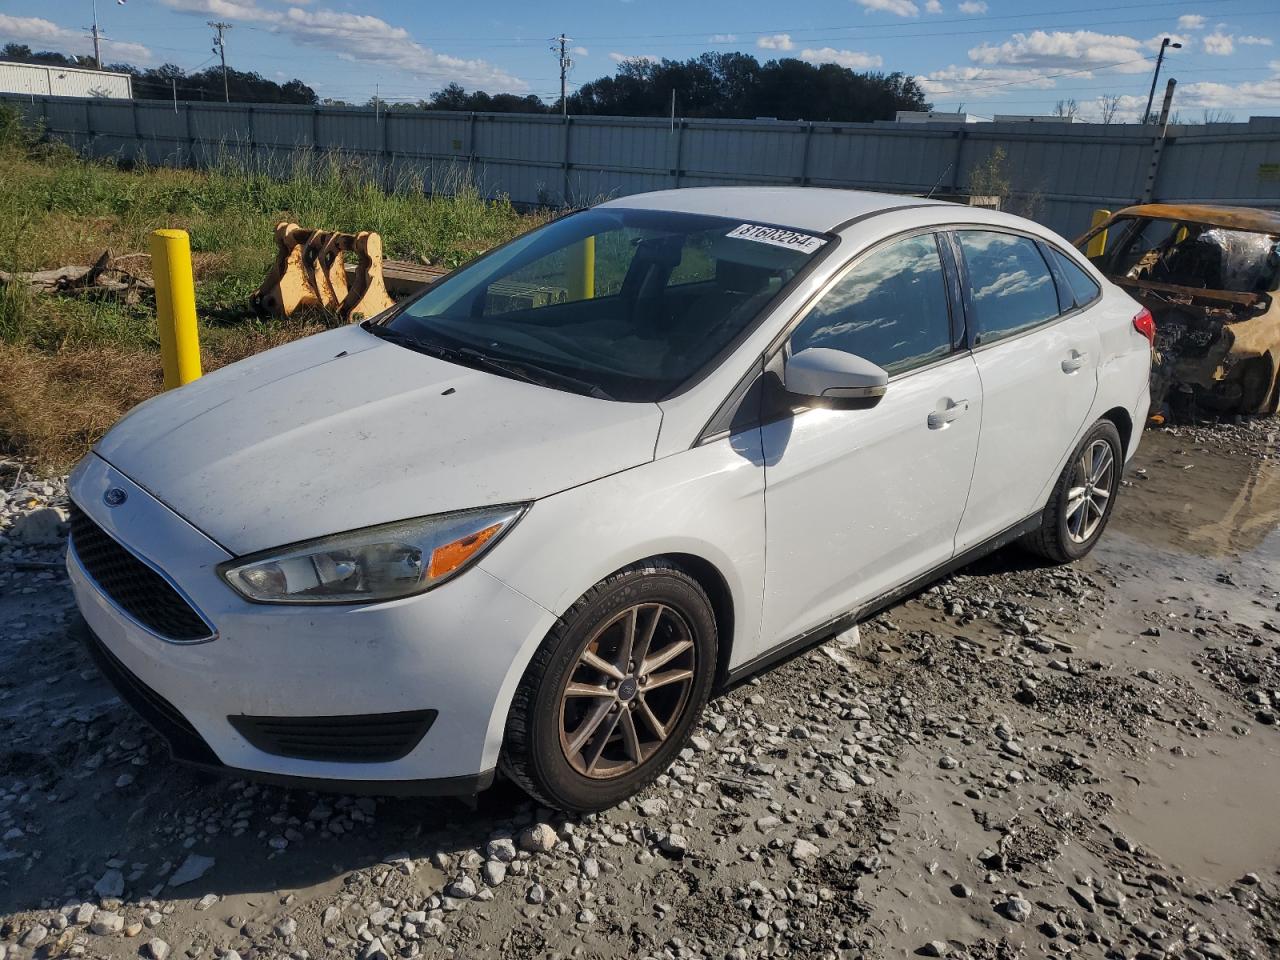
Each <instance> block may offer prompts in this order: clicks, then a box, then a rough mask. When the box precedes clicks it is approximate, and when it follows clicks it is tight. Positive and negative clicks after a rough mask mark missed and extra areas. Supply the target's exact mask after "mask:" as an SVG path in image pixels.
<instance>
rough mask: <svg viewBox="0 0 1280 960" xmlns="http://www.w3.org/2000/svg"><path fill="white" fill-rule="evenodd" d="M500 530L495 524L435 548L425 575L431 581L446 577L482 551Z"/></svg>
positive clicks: (500, 526)
mask: <svg viewBox="0 0 1280 960" xmlns="http://www.w3.org/2000/svg"><path fill="white" fill-rule="evenodd" d="M501 529H502V524H500V523H495V524H493V525H491V526H488V527H485V528H484V529H483V530H481V531H480V532H479V533H472V534H469V535H468V536H465V537H462V538H461V539H459V540H454V541H453V542H452V543H446V544H445V545H444V546H441V547H436V548H435V550H434V551H433V552H432V554H431V563H430V565H429V566H428V567H427V575H428V576H430V577H431V578H432V579H433V580H434V579H437V578H439V577H447V576H448V575H449V574H451V573H453V571H455V570H457V569H458V568H459V567H461V566H462V565H463V564H465V563H466V562H467V561H468V560H470V559H471V558H472V557H473V556H475V554H476V552H477V551H479V550H482V549H483V548H484V545H485V544H486V543H488V542H489V541H490V540H491V539H493V537H495V536H496V535H497V533H498V531H499V530H501Z"/></svg>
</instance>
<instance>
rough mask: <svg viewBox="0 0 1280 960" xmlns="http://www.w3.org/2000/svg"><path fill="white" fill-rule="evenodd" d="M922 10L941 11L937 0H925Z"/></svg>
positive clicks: (929, 11)
mask: <svg viewBox="0 0 1280 960" xmlns="http://www.w3.org/2000/svg"><path fill="white" fill-rule="evenodd" d="M924 12H925V13H941V12H942V4H941V3H939V2H938V0H925V5H924Z"/></svg>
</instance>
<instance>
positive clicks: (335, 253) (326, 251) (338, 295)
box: [316, 233, 356, 313]
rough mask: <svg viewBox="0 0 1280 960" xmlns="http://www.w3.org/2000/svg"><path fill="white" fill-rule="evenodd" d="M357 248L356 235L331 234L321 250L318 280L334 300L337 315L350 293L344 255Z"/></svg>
mask: <svg viewBox="0 0 1280 960" xmlns="http://www.w3.org/2000/svg"><path fill="white" fill-rule="evenodd" d="M355 248H356V235H355V234H354V233H334V234H330V236H329V239H328V241H326V242H325V244H324V246H323V247H321V249H320V262H319V265H318V268H317V270H316V278H317V280H319V281H320V283H322V284H323V285H324V291H325V293H326V294H329V295H331V296H332V298H333V307H332V308H331V309H332V310H333V311H334V312H335V313H337V312H338V311H340V310H341V309H342V304H343V301H345V300H346V299H347V294H348V293H349V292H350V291H349V290H348V288H347V262H346V257H345V256H343V255H344V254H346V253H348V252H350V251H352V250H354V249H355Z"/></svg>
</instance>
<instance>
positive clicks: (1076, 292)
mask: <svg viewBox="0 0 1280 960" xmlns="http://www.w3.org/2000/svg"><path fill="white" fill-rule="evenodd" d="M1053 255H1054V256H1055V257H1057V258H1058V266H1059V267H1061V268H1062V273H1063V274H1064V275H1065V276H1066V278H1067V286H1069V287H1070V288H1071V295H1072V297H1073V298H1074V299H1075V305H1076V306H1077V307H1083V306H1086V305H1087V304H1090V303H1093V301H1095V300H1097V299H1098V297H1099V296H1100V295H1101V294H1102V288H1101V287H1099V286H1098V284H1097V282H1096V281H1095V280H1094V279H1093V277H1091V276H1089V274H1087V273H1085V272H1084V270H1083V269H1082V268H1081V267H1080V265H1079V264H1078V263H1076V262H1075V261H1074V260H1072V259H1071V258H1070V257H1069V256H1067V255H1066V254H1065V253H1062V252H1061V251H1059V250H1054V251H1053Z"/></svg>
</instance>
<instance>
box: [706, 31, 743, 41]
mask: <svg viewBox="0 0 1280 960" xmlns="http://www.w3.org/2000/svg"><path fill="white" fill-rule="evenodd" d="M737 42H738V35H737V34H736V33H713V34H712V35H711V36H709V37H707V43H737Z"/></svg>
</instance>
